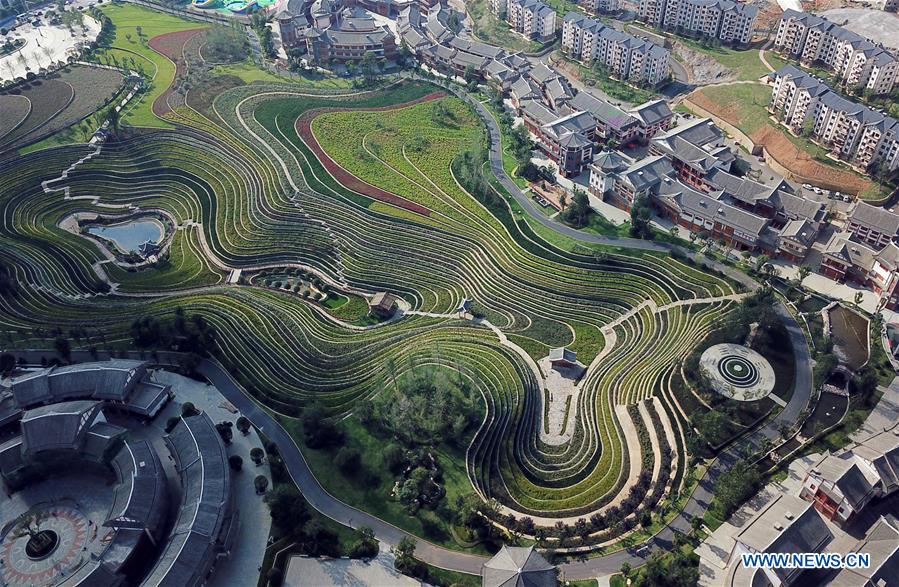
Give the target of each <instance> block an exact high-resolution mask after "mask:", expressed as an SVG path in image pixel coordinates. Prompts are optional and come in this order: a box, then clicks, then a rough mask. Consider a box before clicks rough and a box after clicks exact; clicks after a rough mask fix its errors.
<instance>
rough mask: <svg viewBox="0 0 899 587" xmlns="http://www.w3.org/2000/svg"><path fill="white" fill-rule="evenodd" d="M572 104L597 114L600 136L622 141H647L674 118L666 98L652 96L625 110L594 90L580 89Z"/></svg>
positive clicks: (669, 124) (664, 128)
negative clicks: (593, 92) (654, 98)
mask: <svg viewBox="0 0 899 587" xmlns="http://www.w3.org/2000/svg"><path fill="white" fill-rule="evenodd" d="M569 105H570V106H571V107H572V108H576V109H578V110H583V111H586V112H589V113H590V114H591V115H592V116H593V118H594V119H595V120H596V136H597V138H598V139H599V140H603V141H609V140H614V141H615V142H616V143H617V144H619V145H626V144H628V143H634V142H636V141H638V140H639V141H641V142H643V141H646V140H648V139H650V138H651V137H653V136H654V135H655V134H656V133H658V132H659V131H663V130H667V129H668V128H669V127H670V126H671V121H672V119H673V118H674V113H673V112H671V109H670V108H669V107H668V104H667V103H666V102H665V101H664V100H652V101H650V102H646V103H644V104H640V105H639V106H636V107H634V108H631V109H630V110H628V111H624V110H622V109H620V108H618V107H617V106H614V105H613V104H610V103H609V102H606V101H605V100H600V99H599V98H596V97H595V96H593V95H592V94H588V93H587V92H579V93H578V94H577V95H576V96H575V97H574V98H572V99H571V100H570V102H569Z"/></svg>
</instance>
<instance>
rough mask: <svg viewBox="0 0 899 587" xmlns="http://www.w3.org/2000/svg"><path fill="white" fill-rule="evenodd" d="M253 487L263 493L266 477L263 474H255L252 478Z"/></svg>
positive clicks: (266, 483)
mask: <svg viewBox="0 0 899 587" xmlns="http://www.w3.org/2000/svg"><path fill="white" fill-rule="evenodd" d="M253 487H255V488H256V493H257V494H259V493H265V490H266V489H268V478H267V477H266V476H265V475H257V476H256V478H255V479H253Z"/></svg>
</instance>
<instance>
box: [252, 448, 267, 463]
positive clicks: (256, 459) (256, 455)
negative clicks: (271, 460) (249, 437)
mask: <svg viewBox="0 0 899 587" xmlns="http://www.w3.org/2000/svg"><path fill="white" fill-rule="evenodd" d="M250 459H251V460H252V461H253V463H255V464H256V466H257V467H258V466H259V465H261V464H262V460H263V459H265V451H263V450H262V449H261V448H259V447H258V446H254V447H253V448H252V449H251V450H250Z"/></svg>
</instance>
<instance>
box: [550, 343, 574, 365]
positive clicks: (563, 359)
mask: <svg viewBox="0 0 899 587" xmlns="http://www.w3.org/2000/svg"><path fill="white" fill-rule="evenodd" d="M549 362H550V363H551V364H552V366H553V368H555V369H557V368H559V367H574V366H575V365H577V353H576V352H574V351H573V350H571V349H569V348H566V347H559V348H555V349H550V351H549Z"/></svg>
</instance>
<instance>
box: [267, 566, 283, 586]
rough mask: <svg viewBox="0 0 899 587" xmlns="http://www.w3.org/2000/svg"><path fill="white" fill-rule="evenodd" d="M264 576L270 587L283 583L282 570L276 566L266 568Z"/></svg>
mask: <svg viewBox="0 0 899 587" xmlns="http://www.w3.org/2000/svg"><path fill="white" fill-rule="evenodd" d="M266 578H267V579H268V584H269V585H271V586H272V587H280V586H281V584H283V583H284V572H283V571H281V569H279V568H278V567H272V568H270V569H269V570H268V573H267V574H266Z"/></svg>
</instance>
